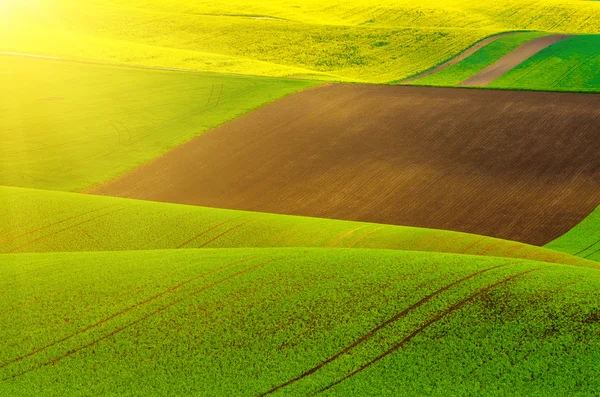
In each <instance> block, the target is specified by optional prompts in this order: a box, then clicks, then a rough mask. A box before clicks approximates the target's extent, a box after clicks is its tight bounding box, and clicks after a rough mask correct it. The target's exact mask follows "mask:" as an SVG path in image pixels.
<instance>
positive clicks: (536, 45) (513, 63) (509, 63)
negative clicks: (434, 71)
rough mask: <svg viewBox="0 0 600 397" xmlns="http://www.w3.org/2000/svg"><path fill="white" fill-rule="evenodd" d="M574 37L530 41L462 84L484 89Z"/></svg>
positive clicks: (560, 35) (555, 35)
mask: <svg viewBox="0 0 600 397" xmlns="http://www.w3.org/2000/svg"><path fill="white" fill-rule="evenodd" d="M569 37H573V36H572V35H566V34H554V35H552V36H544V37H540V38H537V39H533V40H531V41H528V42H527V43H525V44H523V45H521V46H519V47H518V48H515V49H514V50H513V51H511V52H509V53H508V54H506V55H505V56H503V57H502V58H500V59H498V61H496V62H494V63H493V64H491V65H490V66H488V67H487V68H485V69H483V70H482V71H481V72H479V73H477V74H476V75H475V76H473V77H470V78H468V79H467V80H465V81H463V82H462V83H460V84H459V85H460V86H463V87H483V86H486V85H488V84H490V83H491V82H492V81H494V80H497V79H499V78H500V77H502V76H503V75H504V74H506V73H507V72H509V71H511V70H512V69H514V68H516V67H517V66H519V65H520V64H521V63H523V62H525V61H526V60H527V59H529V58H531V57H532V56H534V55H535V54H537V53H538V52H540V51H542V50H543V49H544V48H547V47H549V46H551V45H552V44H554V43H557V42H559V41H561V40H565V39H568V38H569Z"/></svg>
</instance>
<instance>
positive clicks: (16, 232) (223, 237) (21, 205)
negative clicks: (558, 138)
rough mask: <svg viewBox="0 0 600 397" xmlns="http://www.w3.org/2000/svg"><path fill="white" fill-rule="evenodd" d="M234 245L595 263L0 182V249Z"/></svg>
mask: <svg viewBox="0 0 600 397" xmlns="http://www.w3.org/2000/svg"><path fill="white" fill-rule="evenodd" d="M240 247H263V248H264V247H329V248H336V247H339V248H376V249H393V250H412V251H431V252H448V253H460V254H469V255H482V256H498V257H512V258H523V259H532V260H537V261H545V262H553V263H563V264H572V265H578V266H591V267H599V266H598V264H597V263H595V262H590V261H586V260H584V259H581V258H576V257H574V256H571V255H565V254H562V253H559V252H555V251H552V250H547V249H544V248H540V247H535V246H531V245H527V244H522V243H517V242H512V241H506V240H500V239H495V238H490V237H483V236H477V235H472V234H466V233H458V232H451V231H443V230H434V229H423V228H413V227H402V226H391V225H378V224H369V223H360V222H349V221H339V220H330V219H319V218H308V217H298V216H287V215H275V214H265V213H257V212H244V211H232V210H222V209H214V208H203V207H195V206H186V205H179V204H168V203H155V202H149V201H141V200H131V199H122V198H113V197H104V196H91V195H83V194H76V193H62V192H53V191H44V190H32V189H20V188H9V187H0V253H27V252H29V253H33V252H61V251H65V252H66V251H71V252H73V251H126V250H149V249H169V248H240Z"/></svg>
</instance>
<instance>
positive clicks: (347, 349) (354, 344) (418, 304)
mask: <svg viewBox="0 0 600 397" xmlns="http://www.w3.org/2000/svg"><path fill="white" fill-rule="evenodd" d="M515 263H519V262H508V263H504V264H500V265H496V266H492V267H489V268H485V269H482V270H479V271H477V272H475V273H472V274H470V275H468V276H466V277H463V278H461V279H458V280H456V281H453V282H452V283H450V284H447V285H446V286H444V287H442V288H440V289H438V290H436V291H434V292H432V293H431V294H429V295H427V296H425V297H424V298H422V299H421V300H419V301H418V302H416V303H413V304H412V305H410V306H409V307H407V308H406V309H404V310H402V311H401V312H399V313H397V314H396V315H394V316H393V317H391V318H389V319H388V320H386V321H384V322H383V323H381V324H379V325H378V326H376V327H375V328H373V329H372V330H371V331H369V332H368V333H366V334H364V335H363V336H361V337H360V338H358V339H357V340H355V341H354V342H352V343H351V344H350V345H348V346H346V347H345V348H344V349H343V350H341V351H340V352H338V353H336V354H335V355H333V356H331V357H330V358H328V359H327V360H325V361H323V362H321V363H319V364H317V365H316V366H314V367H312V368H311V369H309V370H308V371H305V372H303V373H302V374H301V375H299V376H297V377H295V378H293V379H291V380H289V381H287V382H285V383H282V384H280V385H278V386H276V387H274V388H272V389H270V390H269V391H267V392H265V393H263V394H261V396H266V395H269V394H272V393H274V392H276V391H278V390H281V389H283V388H284V387H287V386H289V385H291V384H293V383H296V382H298V381H300V380H302V379H304V378H306V377H307V376H309V375H312V374H313V373H315V372H317V371H318V370H319V369H321V368H323V367H325V366H326V365H328V364H330V363H332V362H333V361H335V360H337V359H338V358H340V357H341V356H343V355H344V354H347V353H349V352H350V351H351V350H353V349H354V348H355V347H357V346H358V345H360V344H361V343H363V342H365V341H367V340H369V339H370V338H372V337H373V336H374V335H375V334H376V333H377V332H378V331H379V330H381V329H383V328H385V327H386V326H388V325H390V324H392V323H394V322H395V321H397V320H399V319H401V318H403V317H404V316H406V315H407V314H409V313H411V312H412V311H413V310H415V309H417V308H419V307H421V306H423V305H424V304H425V303H427V302H428V301H430V300H431V299H433V298H435V297H436V296H438V295H440V294H442V293H444V292H446V291H447V290H449V289H450V288H452V287H455V286H457V285H459V284H462V283H463V282H465V281H467V280H470V279H472V278H475V277H477V276H479V275H481V274H484V273H486V272H489V271H492V270H495V269H498V268H502V267H506V266H510V265H513V264H515Z"/></svg>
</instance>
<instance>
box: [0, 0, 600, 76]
mask: <svg viewBox="0 0 600 397" xmlns="http://www.w3.org/2000/svg"><path fill="white" fill-rule="evenodd" d="M3 4H4V5H3V7H4V8H5V9H4V10H3V12H2V13H1V16H0V22H1V23H0V51H12V52H29V53H36V54H45V55H56V56H62V57H67V58H78V59H91V60H100V61H110V62H115V63H125V64H141V65H153V66H162V67H176V68H184V69H193V70H203V71H215V72H225V73H244V74H255V75H270V76H299V75H301V76H314V77H317V78H321V79H332V80H353V81H370V82H386V81H393V80H399V79H401V78H404V77H407V76H409V75H412V74H415V73H417V72H419V71H422V70H424V69H427V68H430V67H432V66H434V65H436V64H438V63H440V62H442V61H444V60H446V59H448V58H450V57H452V56H454V55H455V54H457V53H458V52H460V51H461V50H463V49H465V48H467V47H469V46H470V45H472V44H473V43H474V42H476V41H478V40H481V39H483V38H484V37H487V36H489V35H492V34H496V33H499V32H504V31H511V30H540V31H548V32H570V33H600V3H598V2H592V1H581V0H545V1H543V2H540V1H536V0H506V1H502V2H481V1H480V0H423V1H419V2H416V1H414V0H382V1H378V2H377V5H375V6H374V5H373V3H372V2H370V1H366V0H348V1H342V0H294V1H292V0H283V1H278V2H273V1H267V0H251V1H241V0H220V1H218V2H215V1H211V2H209V1H195V2H189V1H184V0H128V1H126V2H123V1H118V0H88V1H76V0H24V1H21V0H20V1H19V2H14V3H13V5H12V6H11V7H9V8H8V10H7V9H6V8H7V6H6V4H8V3H3Z"/></svg>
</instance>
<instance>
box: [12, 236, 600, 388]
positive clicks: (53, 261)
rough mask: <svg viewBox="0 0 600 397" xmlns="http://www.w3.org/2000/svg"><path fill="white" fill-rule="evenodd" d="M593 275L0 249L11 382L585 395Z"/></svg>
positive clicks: (238, 252)
mask: <svg viewBox="0 0 600 397" xmlns="http://www.w3.org/2000/svg"><path fill="white" fill-rule="evenodd" d="M596 274H597V270H595V269H585V268H577V267H570V266H563V265H551V264H548V263H540V262H529V261H522V260H514V259H512V260H509V259H502V258H483V257H477V256H461V255H448V254H432V253H416V252H402V251H386V250H375V251H373V250H359V249H346V250H343V249H340V250H331V249H305V248H303V249H232V250H222V249H217V250H212V249H207V250H178V251H139V252H121V253H116V252H112V253H75V254H73V253H72V254H68V253H58V254H33V255H30V254H19V255H3V256H0V280H2V283H1V284H0V288H1V295H0V313H2V319H3V321H2V322H1V325H0V337H1V339H0V340H2V341H3V348H2V349H1V350H0V362H1V364H0V377H1V378H2V379H1V380H0V394H2V395H7V396H32V395H36V396H64V395H69V396H84V395H189V394H190V393H194V394H195V395H207V396H214V395H259V394H261V393H265V392H267V391H269V390H272V389H274V388H276V387H278V386H283V385H286V384H287V383H288V382H290V381H293V382H292V383H289V384H287V385H286V386H284V387H282V388H280V389H279V390H277V392H278V393H279V394H280V395H284V394H285V395H290V394H291V395H306V394H311V393H313V392H316V391H318V390H322V389H327V388H329V389H328V390H327V391H328V394H331V395H351V394H353V395H354V394H361V395H363V394H364V392H365V391H369V390H370V391H375V390H377V391H378V393H377V394H379V395H381V394H386V395H407V396H410V395H417V394H420V393H421V392H422V391H423V390H426V391H427V394H429V395H440V396H448V395H463V393H467V394H468V393H475V394H478V395H514V392H515V390H518V391H519V394H520V395H535V394H537V395H550V394H557V395H575V394H580V395H584V394H587V395H589V394H590V393H593V392H594V391H595V390H597V389H598V387H600V384H598V382H599V381H598V379H599V378H598V376H597V366H596V365H595V364H594V363H596V362H597V360H598V351H599V348H600V346H599V345H598V344H599V343H600V340H599V339H598V338H597V334H598V332H600V328H599V327H600V323H598V315H599V314H598V309H597V308H598V305H599V304H600V302H599V301H598V299H600V298H598V294H597V293H596V292H597V290H598V288H600V285H599V281H598V279H597V277H596ZM306 373H310V374H308V375H305V374H306ZM303 375H305V376H303ZM57 379H60V382H57ZM294 380H295V381H294Z"/></svg>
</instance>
